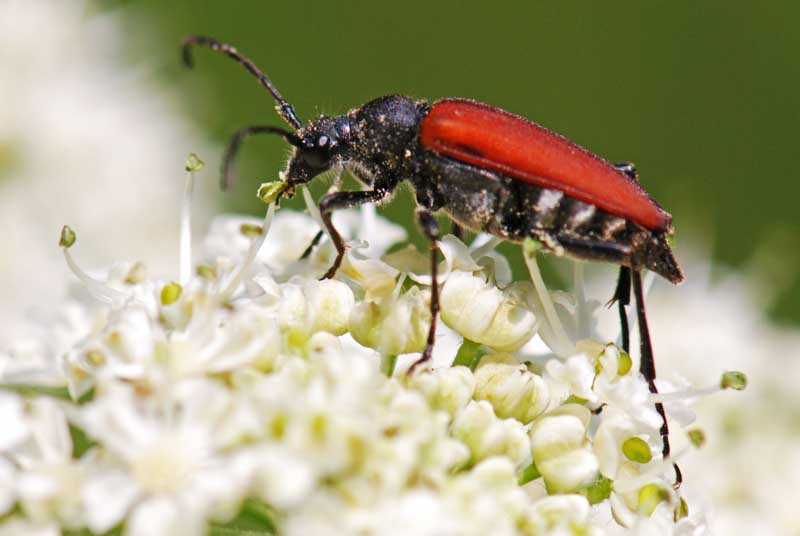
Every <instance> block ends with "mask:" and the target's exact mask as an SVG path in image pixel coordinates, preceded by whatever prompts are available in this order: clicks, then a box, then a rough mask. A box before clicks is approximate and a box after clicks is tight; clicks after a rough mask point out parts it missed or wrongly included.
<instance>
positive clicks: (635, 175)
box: [614, 162, 639, 182]
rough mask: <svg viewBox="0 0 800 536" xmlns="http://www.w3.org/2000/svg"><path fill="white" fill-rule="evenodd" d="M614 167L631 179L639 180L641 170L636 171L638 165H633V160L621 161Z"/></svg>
mask: <svg viewBox="0 0 800 536" xmlns="http://www.w3.org/2000/svg"><path fill="white" fill-rule="evenodd" d="M614 167H615V168H617V169H618V170H620V171H621V172H623V173H624V174H625V175H627V176H628V177H630V178H631V179H633V180H635V181H636V182H639V172H638V171H636V166H635V165H633V162H620V163H619V164H614Z"/></svg>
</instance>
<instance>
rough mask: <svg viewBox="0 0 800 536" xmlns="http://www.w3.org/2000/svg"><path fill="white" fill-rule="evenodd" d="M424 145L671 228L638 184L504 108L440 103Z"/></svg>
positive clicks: (423, 131)
mask: <svg viewBox="0 0 800 536" xmlns="http://www.w3.org/2000/svg"><path fill="white" fill-rule="evenodd" d="M419 141H420V143H421V144H422V145H423V146H425V147H427V148H428V149H431V150H433V151H436V152H437V153H440V154H443V155H445V156H449V157H451V158H454V159H456V160H459V161H461V162H465V163H467V164H471V165H474V166H478V167H481V168H484V169H490V170H492V171H497V172H498V173H502V174H504V175H508V176H510V177H514V178H516V179H520V180H523V181H526V182H529V183H532V184H535V185H537V186H541V187H543V188H551V189H554V190H560V191H562V192H564V193H565V194H566V195H569V196H571V197H574V198H576V199H580V200H581V201H585V202H587V203H591V204H593V205H595V206H597V207H598V208H601V209H603V210H605V211H608V212H610V213H611V214H615V215H617V216H621V217H623V218H626V219H629V220H632V221H634V222H636V223H638V224H640V225H642V226H644V227H646V228H647V229H650V230H653V231H668V230H669V229H670V224H671V217H670V215H669V214H668V213H666V212H665V211H664V210H663V209H662V208H661V207H660V206H658V204H657V203H656V202H655V201H654V200H653V198H651V197H650V196H649V195H648V194H647V192H645V191H644V189H643V188H642V187H641V186H640V185H639V183H638V182H636V181H635V180H633V179H631V178H630V177H628V176H627V175H625V174H624V173H622V172H621V171H619V170H618V169H616V168H615V167H614V166H613V165H611V164H610V163H609V162H607V161H605V160H603V159H602V158H600V157H599V156H597V155H595V154H593V153H591V152H589V151H587V150H586V149H584V148H583V147H581V146H579V145H577V144H576V143H573V142H572V141H570V140H568V139H566V138H564V137H563V136H560V135H559V134H556V133H555V132H551V131H550V130H547V129H546V128H544V127H542V126H540V125H537V124H536V123H533V122H531V121H528V120H527V119H525V118H523V117H520V116H518V115H514V114H512V113H510V112H507V111H505V110H501V109H500V108H495V107H493V106H489V105H487V104H483V103H480V102H477V101H473V100H469V99H445V100H441V101H438V102H435V103H434V104H433V105H432V106H431V108H430V110H429V111H428V114H427V116H426V117H425V119H423V121H422V125H421V127H420V136H419Z"/></svg>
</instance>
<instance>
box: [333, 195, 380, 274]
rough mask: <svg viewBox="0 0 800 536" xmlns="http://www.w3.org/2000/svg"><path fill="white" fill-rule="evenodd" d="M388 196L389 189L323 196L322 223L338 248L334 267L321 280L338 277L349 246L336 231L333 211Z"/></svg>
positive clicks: (372, 201)
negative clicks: (332, 219) (338, 271)
mask: <svg viewBox="0 0 800 536" xmlns="http://www.w3.org/2000/svg"><path fill="white" fill-rule="evenodd" d="M387 195H389V190H388V189H386V188H376V189H374V190H362V191H356V192H333V193H329V194H327V195H325V196H323V198H322V199H321V200H320V202H319V212H320V215H321V216H322V223H324V224H325V228H326V229H327V230H328V234H329V235H330V237H331V242H333V245H334V247H335V248H336V259H335V260H334V261H333V265H331V267H330V269H328V271H327V272H325V275H323V276H322V277H321V279H330V278H332V277H333V276H334V275H336V272H337V270H339V266H341V265H342V259H343V258H344V252H345V250H346V249H347V245H346V244H345V242H344V240H343V239H342V235H340V234H339V231H337V230H336V227H334V226H333V222H332V221H331V217H332V216H333V211H334V210H339V209H343V208H351V207H357V206H360V205H364V204H366V203H374V202H377V201H381V200H383V199H385V198H386V196H387Z"/></svg>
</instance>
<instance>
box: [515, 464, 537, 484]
mask: <svg viewBox="0 0 800 536" xmlns="http://www.w3.org/2000/svg"><path fill="white" fill-rule="evenodd" d="M540 476H542V473H540V472H539V469H537V467H536V463H534V462H532V463H531V464H530V465H529V466H528V467H526V468H525V469H523V470H522V474H521V475H519V485H520V486H523V485H525V484H527V483H528V482H532V481H534V480H536V479H537V478H539V477H540Z"/></svg>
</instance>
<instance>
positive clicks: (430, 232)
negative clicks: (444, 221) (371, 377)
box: [408, 208, 439, 375]
mask: <svg viewBox="0 0 800 536" xmlns="http://www.w3.org/2000/svg"><path fill="white" fill-rule="evenodd" d="M417 222H418V223H419V226H420V227H421V228H422V232H423V233H425V236H426V237H427V238H428V240H429V241H430V245H431V325H430V327H429V328H428V343H427V345H426V346H425V351H423V352H422V356H421V357H420V358H419V359H417V360H416V361H415V362H414V364H413V365H411V368H409V369H408V374H409V375H411V374H413V373H414V370H416V368H417V367H418V366H420V365H421V364H423V363H425V362H426V361H429V360H430V359H431V357H432V356H433V345H434V343H435V342H436V318H437V316H438V315H439V278H438V277H437V272H438V269H439V258H438V255H437V253H438V251H439V246H438V243H437V241H438V239H439V224H438V223H437V222H436V217H435V216H434V215H433V213H432V212H430V211H429V210H426V209H423V208H420V209H417Z"/></svg>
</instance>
